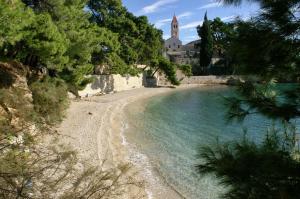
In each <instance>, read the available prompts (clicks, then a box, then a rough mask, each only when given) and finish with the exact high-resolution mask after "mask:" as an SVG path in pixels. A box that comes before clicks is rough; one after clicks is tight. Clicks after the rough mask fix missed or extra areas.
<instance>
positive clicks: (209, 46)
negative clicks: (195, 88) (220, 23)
mask: <svg viewBox="0 0 300 199" xmlns="http://www.w3.org/2000/svg"><path fill="white" fill-rule="evenodd" d="M197 31H198V35H199V37H200V38H201V43H200V68H199V72H198V73H199V74H206V73H207V70H208V67H209V65H210V63H211V58H212V56H213V37H212V31H211V26H210V21H209V20H208V19H207V13H205V16H204V21H203V24H202V26H198V27H197Z"/></svg>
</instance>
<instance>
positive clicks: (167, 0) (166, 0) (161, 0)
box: [138, 0, 178, 15]
mask: <svg viewBox="0 0 300 199" xmlns="http://www.w3.org/2000/svg"><path fill="white" fill-rule="evenodd" d="M177 1H178V0H158V1H156V2H155V3H153V4H151V5H148V6H145V7H144V8H142V10H141V11H140V12H139V13H138V14H139V15H144V14H149V13H154V12H157V11H158V9H160V8H161V7H162V6H164V5H168V4H171V3H175V2H177Z"/></svg>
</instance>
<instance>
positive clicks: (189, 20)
mask: <svg viewBox="0 0 300 199" xmlns="http://www.w3.org/2000/svg"><path fill="white" fill-rule="evenodd" d="M123 4H124V6H125V7H126V8H127V9H128V10H129V11H130V12H132V13H133V14H134V15H136V16H141V15H145V16H147V17H148V19H149V21H150V23H152V24H154V25H155V27H156V28H159V29H162V30H163V32H164V39H168V38H170V35H171V33H170V32H171V30H170V29H171V25H170V24H171V21H172V18H173V15H174V14H175V15H176V16H177V19H178V21H179V27H180V30H179V31H180V32H179V37H180V40H181V41H182V42H183V43H184V44H186V43H188V42H190V41H193V40H196V39H199V37H198V34H197V31H196V27H197V26H198V25H199V24H202V21H203V18H204V14H205V12H206V11H207V15H208V18H209V19H214V18H216V17H220V18H221V19H222V20H223V21H227V22H228V21H231V20H234V19H235V18H236V17H237V16H239V17H240V18H242V19H245V20H247V19H249V17H250V16H253V15H255V14H256V13H257V12H258V10H259V6H258V5H257V4H256V3H249V2H244V3H243V4H242V5H240V6H237V7H236V6H228V5H226V6H224V5H222V3H219V1H218V0H123Z"/></svg>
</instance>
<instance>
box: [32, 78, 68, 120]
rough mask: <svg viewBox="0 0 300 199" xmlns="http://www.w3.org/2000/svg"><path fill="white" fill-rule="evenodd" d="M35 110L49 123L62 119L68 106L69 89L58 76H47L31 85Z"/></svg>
mask: <svg viewBox="0 0 300 199" xmlns="http://www.w3.org/2000/svg"><path fill="white" fill-rule="evenodd" d="M30 89H31V91H32V98H33V104H34V109H35V111H36V112H37V113H38V114H40V116H41V117H43V118H44V119H45V122H46V123H47V124H53V123H57V122H59V121H61V120H62V118H63V115H64V110H65V109H66V108H67V106H68V89H67V86H66V84H65V83H64V82H63V81H62V80H60V79H57V78H49V77H46V78H44V79H42V80H40V81H36V82H34V83H32V84H31V85H30Z"/></svg>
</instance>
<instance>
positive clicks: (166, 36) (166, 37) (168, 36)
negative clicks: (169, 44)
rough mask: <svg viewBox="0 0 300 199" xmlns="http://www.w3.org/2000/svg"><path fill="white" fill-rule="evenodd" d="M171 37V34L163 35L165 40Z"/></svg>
mask: <svg viewBox="0 0 300 199" xmlns="http://www.w3.org/2000/svg"><path fill="white" fill-rule="evenodd" d="M170 37H171V35H163V39H164V40H167V39H169V38H170Z"/></svg>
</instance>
